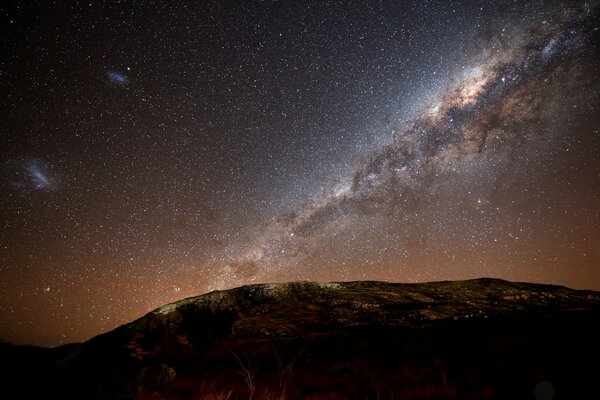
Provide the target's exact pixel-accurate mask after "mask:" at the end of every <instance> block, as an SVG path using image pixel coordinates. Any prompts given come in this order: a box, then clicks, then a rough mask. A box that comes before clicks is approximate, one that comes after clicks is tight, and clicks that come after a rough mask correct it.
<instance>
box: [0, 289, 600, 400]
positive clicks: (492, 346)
mask: <svg viewBox="0 0 600 400" xmlns="http://www.w3.org/2000/svg"><path fill="white" fill-rule="evenodd" d="M599 317H600V293H598V292H590V291H575V290H571V289H567V288H564V287H558V286H549V285H534V284H524V283H511V282H506V281H501V280H495V279H478V280H471V281H460V282H436V283H427V284H390V283H382V282H350V283H330V284H317V283H289V284H273V285H252V286H245V287H241V288H238V289H233V290H229V291H222V292H213V293H209V294H207V295H204V296H199V297H195V298H189V299H185V300H182V301H180V302H177V303H174V304H170V305H167V306H165V307H163V308H161V309H158V310H155V311H153V312H151V313H149V314H147V315H146V316H144V317H142V318H140V319H138V320H136V321H134V322H132V323H130V324H127V325H124V326H121V327H119V328H117V329H116V330H114V331H112V332H109V333H106V334H104V335H100V336H97V337H95V338H93V339H91V340H89V341H87V342H85V343H83V344H72V345H68V346H63V347H60V348H54V349H44V348H36V347H24V346H12V345H8V344H3V345H0V357H1V359H2V363H1V364H2V370H1V371H0V374H1V375H0V376H1V379H2V388H3V390H4V393H15V396H14V397H12V398H40V399H140V400H141V399H231V400H233V399H256V400H260V399H278V400H283V399H361V400H363V399H374V400H376V399H541V400H550V399H555V400H558V399H577V398H581V399H583V398H598V396H600V380H599V379H600V345H599V339H598V338H600V328H598V323H597V322H598V321H600V318H599ZM2 397H3V398H4V396H2Z"/></svg>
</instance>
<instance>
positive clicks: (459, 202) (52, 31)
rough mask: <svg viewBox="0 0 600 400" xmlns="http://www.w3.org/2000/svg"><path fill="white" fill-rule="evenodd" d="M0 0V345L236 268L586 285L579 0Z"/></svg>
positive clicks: (258, 276) (597, 242)
mask: <svg viewBox="0 0 600 400" xmlns="http://www.w3.org/2000/svg"><path fill="white" fill-rule="evenodd" d="M561 3H564V4H561ZM0 14H1V15H0V38H1V49H2V50H1V56H0V93H1V97H0V135H1V142H0V143H1V147H0V177H1V182H0V192H1V194H2V195H1V196H0V338H1V339H3V340H7V341H11V342H14V343H28V344H40V345H58V344H61V343H67V342H73V341H81V340H85V339H87V338H89V337H91V336H93V335H96V334H99V333H101V332H104V331H107V330H110V329H112V328H114V327H116V326H118V325H120V324H123V323H125V322H128V321H130V320H133V319H135V318H137V317H139V316H141V315H142V314H144V313H146V312H148V311H150V310H152V309H154V308H156V307H159V306H161V305H163V304H165V303H168V302H171V301H175V300H178V299H180V298H183V297H187V296H193V295H198V294H202V293H205V292H207V291H210V290H215V289H224V288H230V287H235V286H239V285H242V284H249V283H256V282H273V281H289V280H320V281H330V280H333V281H340V280H362V279H368V280H388V281H397V282H421V281H431V280H445V279H468V278H476V277H482V276H490V277H499V278H504V279H509V280H517V281H529V282H544V283H552V284H561V285H566V286H570V287H573V288H585V289H595V290H600V131H599V130H600V100H599V90H600V68H599V67H598V66H599V65H600V63H599V60H600V57H599V50H600V40H599V39H600V31H599V27H600V19H599V7H598V2H597V1H588V2H576V1H573V2H551V1H531V2H525V1H515V2H513V1H475V0H473V1H471V0H469V1H423V0H418V1H412V2H411V1H365V2H351V1H316V2H307V1H259V2H251V1H243V2H241V1H240V2H233V1H231V2H229V1H225V2H223V1H198V2H196V1H168V2H160V3H158V2H152V4H150V2H145V1H110V2H99V1H94V0H90V1H87V2H66V1H57V2H53V1H40V2H34V1H29V2H18V1H17V2H12V5H9V6H1V8H0Z"/></svg>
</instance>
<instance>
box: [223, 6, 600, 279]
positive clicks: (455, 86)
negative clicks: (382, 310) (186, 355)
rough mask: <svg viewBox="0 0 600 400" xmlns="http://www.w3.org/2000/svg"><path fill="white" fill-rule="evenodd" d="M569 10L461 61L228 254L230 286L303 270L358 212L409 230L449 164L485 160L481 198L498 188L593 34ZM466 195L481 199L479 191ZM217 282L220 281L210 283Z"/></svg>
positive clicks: (592, 25)
mask: <svg viewBox="0 0 600 400" xmlns="http://www.w3.org/2000/svg"><path fill="white" fill-rule="evenodd" d="M568 17H570V18H572V19H567V18H565V20H562V21H560V23H558V24H556V25H553V26H552V27H542V28H541V29H537V30H536V29H534V28H533V27H527V26H525V27H524V28H522V29H523V30H524V32H522V33H520V34H519V36H516V37H513V38H512V40H511V43H508V44H507V45H506V46H502V47H500V48H498V49H494V50H493V51H492V52H491V54H489V55H487V57H486V60H485V62H484V63H483V64H481V65H478V64H475V65H474V66H472V67H469V66H467V67H466V68H464V67H463V70H466V71H470V72H469V73H465V74H463V75H466V76H462V77H459V78H458V80H457V81H456V82H453V83H451V84H450V85H449V86H448V87H446V88H445V90H444V91H443V92H442V93H440V94H438V95H437V96H436V97H437V98H436V99H435V100H433V101H432V102H431V104H428V105H427V107H426V108H425V109H424V110H421V111H420V112H419V113H417V115H416V116H415V117H414V119H413V120H412V121H410V122H409V124H408V127H405V128H403V129H400V130H399V131H397V132H393V133H392V134H391V135H390V139H389V140H388V141H387V143H383V144H382V145H380V146H379V147H378V148H377V149H376V150H374V151H372V153H371V154H369V155H368V156H366V157H365V160H363V162H362V163H360V164H359V165H358V166H357V167H356V168H355V169H354V170H353V172H352V174H351V175H350V176H349V177H342V178H340V179H339V182H337V183H336V185H335V186H332V187H331V188H330V189H329V190H327V192H326V193H325V195H324V196H323V197H321V198H319V199H318V200H317V201H315V202H313V203H311V204H310V205H309V206H308V207H305V208H301V209H298V210H294V211H292V212H290V213H289V214H287V215H284V216H282V217H281V220H280V221H279V222H278V223H277V224H276V225H275V226H274V227H272V228H271V230H270V231H269V232H268V233H267V235H266V236H265V237H263V238H262V239H261V240H260V241H259V242H258V244H254V246H253V247H252V248H251V250H250V251H249V253H248V254H246V255H244V256H242V257H241V258H240V259H235V258H234V259H233V261H231V263H230V264H229V265H227V266H225V270H224V271H222V272H221V273H220V274H219V275H221V276H225V277H226V278H225V279H224V281H225V282H227V283H228V284H229V285H235V284H236V283H237V282H239V280H238V276H237V275H238V274H241V275H243V274H244V272H243V271H250V274H247V276H245V278H246V279H248V278H251V279H250V280H252V281H255V280H258V281H261V280H265V279H269V277H270V276H271V275H273V274H274V273H275V272H279V271H282V272H287V271H284V270H285V269H286V268H295V269H298V268H299V269H300V270H302V269H303V268H305V267H306V262H305V257H307V256H308V255H309V254H310V252H311V251H313V250H314V248H315V247H319V246H320V245H321V241H322V240H323V239H324V238H325V237H328V236H332V235H333V236H335V235H337V234H339V231H340V230H350V231H352V230H356V226H354V224H356V223H357V221H356V220H357V219H358V220H360V217H361V216H363V215H370V214H373V215H385V216H386V217H385V221H381V220H378V221H376V222H374V221H373V220H371V221H369V223H370V224H377V225H379V224H381V225H390V224H391V225H395V226H396V227H397V228H399V229H400V230H405V231H407V233H408V234H409V235H410V230H411V227H410V224H406V223H405V221H403V219H406V215H407V214H410V213H415V212H416V211H415V210H417V209H419V206H420V204H421V203H422V201H423V200H422V197H424V196H430V195H431V190H432V188H434V187H436V186H439V183H438V182H437V181H438V180H443V179H445V177H446V176H447V174H448V173H449V172H456V171H457V170H458V169H466V170H469V169H470V168H473V167H474V165H481V164H484V166H485V168H486V169H489V170H490V171H489V172H488V174H489V178H488V179H492V181H493V184H492V185H491V186H490V188H488V189H487V191H484V192H485V197H488V198H489V197H490V196H493V195H498V194H499V193H500V192H501V191H502V190H503V188H502V187H499V186H500V185H501V181H502V179H503V174H505V173H506V172H504V171H505V170H509V171H510V169H511V168H513V166H511V164H512V163H513V158H514V157H515V153H517V152H523V151H528V145H529V146H533V147H534V148H537V150H538V151H537V152H536V153H538V152H539V153H541V155H539V157H544V156H545V155H546V154H545V153H546V149H540V147H542V146H543V144H541V143H538V140H539V139H541V137H543V136H544V135H546V134H547V135H551V133H548V132H540V130H543V127H544V124H543V123H541V121H540V119H541V118H544V117H547V116H544V115H543V114H544V108H546V107H549V106H548V105H547V104H546V103H553V100H552V99H551V98H550V96H552V95H553V94H554V95H560V93H562V95H563V96H564V93H566V92H567V93H568V91H569V89H571V90H572V88H569V87H568V86H569V82H568V81H569V77H565V76H561V74H565V72H564V71H557V70H558V69H559V68H560V66H561V62H562V61H564V60H565V59H568V58H569V57H577V56H578V52H579V51H581V49H582V48H584V47H585V46H586V45H589V43H590V42H591V41H592V40H597V39H598V34H597V29H598V28H597V19H596V16H595V15H592V13H591V10H590V8H589V7H586V8H585V10H584V11H583V12H581V13H578V14H576V15H575V16H573V15H569V16H568ZM473 71H474V72H473ZM551 106H552V104H550V107H551ZM545 139H547V140H550V139H551V138H550V137H547V138H545ZM536 156H538V154H536ZM530 161H531V160H530ZM490 164H491V165H490ZM459 174H460V173H459ZM450 195H452V196H455V195H456V194H454V193H452V194H450ZM475 201H476V202H478V204H480V203H481V202H482V200H481V198H478V199H476V200H475ZM487 201H488V200H486V202H487ZM359 223H360V222H359ZM374 229H375V230H377V229H378V228H377V227H375V228H374ZM369 235H371V236H377V233H376V232H370V233H369ZM327 246H329V245H327ZM398 258H399V259H401V258H402V257H401V255H399V257H398ZM303 263H304V264H303ZM350 275H351V276H354V277H355V278H356V279H357V278H358V276H357V275H356V274H352V273H351V274H350ZM298 276H299V277H301V276H302V273H301V272H300V273H299V275H298ZM227 283H225V284H226V285H227ZM223 284H224V282H223V281H222V280H219V283H218V284H217V287H219V286H222V285H223Z"/></svg>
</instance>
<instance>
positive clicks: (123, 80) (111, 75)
mask: <svg viewBox="0 0 600 400" xmlns="http://www.w3.org/2000/svg"><path fill="white" fill-rule="evenodd" d="M106 76H107V78H108V81H109V82H110V83H111V84H113V85H116V86H125V85H127V84H128V83H129V78H128V77H127V75H124V74H122V73H120V72H117V71H108V72H107V73H106Z"/></svg>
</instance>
